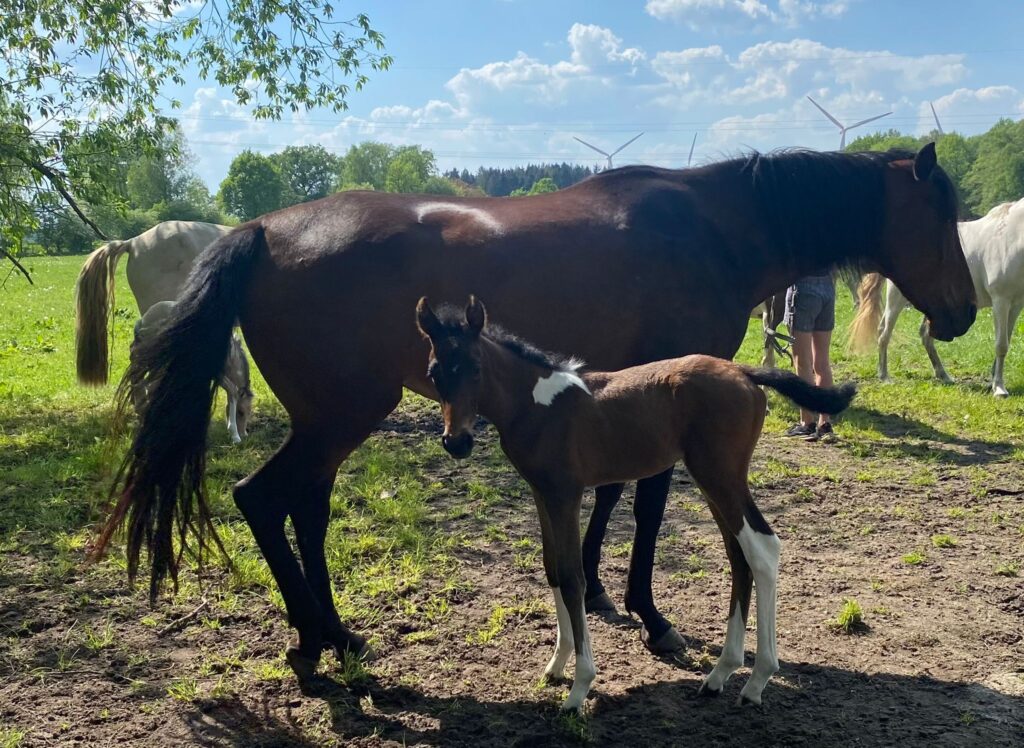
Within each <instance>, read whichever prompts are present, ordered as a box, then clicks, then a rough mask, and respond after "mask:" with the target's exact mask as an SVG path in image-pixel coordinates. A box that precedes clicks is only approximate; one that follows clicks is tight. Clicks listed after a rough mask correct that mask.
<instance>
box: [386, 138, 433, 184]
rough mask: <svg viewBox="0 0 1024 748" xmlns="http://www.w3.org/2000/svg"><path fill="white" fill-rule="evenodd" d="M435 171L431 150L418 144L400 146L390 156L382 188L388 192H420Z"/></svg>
mask: <svg viewBox="0 0 1024 748" xmlns="http://www.w3.org/2000/svg"><path fill="white" fill-rule="evenodd" d="M436 172H437V163H436V161H435V159H434V154H433V153H432V152H431V151H428V150H427V149H425V148H421V147H420V146H418V145H407V146H402V147H401V148H398V149H396V150H395V152H394V155H393V156H392V157H391V162H390V163H389V164H388V170H387V175H386V177H385V180H384V188H385V189H386V190H387V191H388V192H422V191H423V188H424V186H425V185H426V182H427V180H428V179H429V178H430V177H431V176H433V175H434V174H436Z"/></svg>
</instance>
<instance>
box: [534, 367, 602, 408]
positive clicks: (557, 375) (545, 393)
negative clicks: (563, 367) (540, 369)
mask: <svg viewBox="0 0 1024 748" xmlns="http://www.w3.org/2000/svg"><path fill="white" fill-rule="evenodd" d="M570 387H579V388H580V389H581V390H583V391H584V392H586V393H587V394H588V395H589V394H590V390H589V389H587V385H585V384H584V383H583V380H582V379H580V377H579V375H578V374H575V373H574V372H571V371H553V372H551V375H550V376H547V377H540V378H539V379H538V380H537V384H535V385H534V386H533V401H534V402H535V403H537V404H538V405H551V403H552V401H554V399H555V398H556V397H557V396H558V394H559V393H560V392H563V391H564V390H567V389H569V388H570Z"/></svg>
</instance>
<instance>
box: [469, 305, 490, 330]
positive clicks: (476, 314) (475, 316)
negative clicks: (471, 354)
mask: <svg viewBox="0 0 1024 748" xmlns="http://www.w3.org/2000/svg"><path fill="white" fill-rule="evenodd" d="M466 324H467V325H468V326H469V331H470V332H472V333H473V334H474V335H479V334H480V332H481V331H482V330H483V329H484V326H486V325H487V310H486V309H484V303H483V302H482V301H480V300H479V299H477V297H476V296H470V297H469V303H468V304H466Z"/></svg>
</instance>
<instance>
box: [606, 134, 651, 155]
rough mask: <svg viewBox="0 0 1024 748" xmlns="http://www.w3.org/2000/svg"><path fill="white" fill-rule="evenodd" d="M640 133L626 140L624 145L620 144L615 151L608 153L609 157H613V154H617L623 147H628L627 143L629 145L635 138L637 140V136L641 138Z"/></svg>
mask: <svg viewBox="0 0 1024 748" xmlns="http://www.w3.org/2000/svg"><path fill="white" fill-rule="evenodd" d="M640 135H643V133H640ZM640 135H637V136H636V137H632V138H630V139H629V140H627V141H626V142H625V143H623V144H622V145H620V146H619V147H618V148H616V149H615V150H614V151H612V152H611V153H610V154H608V157H609V158H611V157H612V156H614V155H615V154H616V153H618V152H619V151H621V150H622V149H623V148H625V147H626V146H627V145H629V144H630V143H632V142H633V141H634V140H636V139H637V138H639V137H640Z"/></svg>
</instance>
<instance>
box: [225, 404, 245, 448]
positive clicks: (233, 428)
mask: <svg viewBox="0 0 1024 748" xmlns="http://www.w3.org/2000/svg"><path fill="white" fill-rule="evenodd" d="M228 432H229V433H230V434H231V443H232V444H240V443H241V441H242V437H241V436H239V435H238V397H237V396H236V395H233V394H232V393H231V392H230V391H228Z"/></svg>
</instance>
